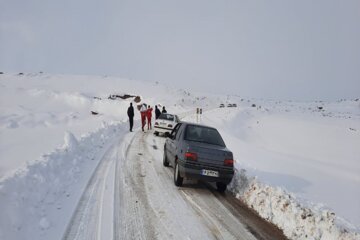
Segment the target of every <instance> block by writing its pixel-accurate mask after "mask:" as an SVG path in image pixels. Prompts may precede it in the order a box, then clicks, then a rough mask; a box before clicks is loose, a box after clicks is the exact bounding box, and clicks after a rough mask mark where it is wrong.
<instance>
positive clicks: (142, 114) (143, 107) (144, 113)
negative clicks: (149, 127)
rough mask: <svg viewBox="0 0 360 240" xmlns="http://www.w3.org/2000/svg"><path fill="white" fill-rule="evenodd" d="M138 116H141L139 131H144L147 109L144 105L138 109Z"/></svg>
mask: <svg viewBox="0 0 360 240" xmlns="http://www.w3.org/2000/svg"><path fill="white" fill-rule="evenodd" d="M140 115H141V129H142V131H144V127H145V125H146V115H147V107H146V104H145V103H144V104H143V105H142V106H141V108H140Z"/></svg>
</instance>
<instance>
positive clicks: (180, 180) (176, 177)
mask: <svg viewBox="0 0 360 240" xmlns="http://www.w3.org/2000/svg"><path fill="white" fill-rule="evenodd" d="M183 180H184V179H183V178H182V177H181V176H180V171H179V164H178V163H177V162H176V163H175V168H174V183H175V186H178V187H181V185H182V183H183Z"/></svg>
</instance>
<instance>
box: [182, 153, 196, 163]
mask: <svg viewBox="0 0 360 240" xmlns="http://www.w3.org/2000/svg"><path fill="white" fill-rule="evenodd" d="M185 159H186V160H192V161H197V154H196V153H192V152H186V153H185Z"/></svg>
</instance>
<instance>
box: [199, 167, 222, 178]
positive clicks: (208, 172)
mask: <svg viewBox="0 0 360 240" xmlns="http://www.w3.org/2000/svg"><path fill="white" fill-rule="evenodd" d="M201 174H202V175H204V176H209V177H219V172H218V171H212V170H206V169H203V170H202V172H201Z"/></svg>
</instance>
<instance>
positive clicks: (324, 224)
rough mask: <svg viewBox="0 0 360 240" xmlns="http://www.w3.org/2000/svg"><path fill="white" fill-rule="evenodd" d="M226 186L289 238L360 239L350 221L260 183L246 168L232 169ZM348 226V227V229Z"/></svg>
mask: <svg viewBox="0 0 360 240" xmlns="http://www.w3.org/2000/svg"><path fill="white" fill-rule="evenodd" d="M228 189H229V190H230V191H231V192H232V193H233V194H234V195H235V196H236V197H237V198H239V199H240V200H242V201H243V202H245V203H246V204H247V205H248V206H249V207H251V208H252V209H254V210H255V211H256V212H257V213H258V214H259V215H260V216H261V217H262V218H264V219H266V220H267V221H269V222H271V223H273V224H275V225H276V226H278V227H279V228H280V229H282V230H283V231H284V234H285V235H286V236H287V237H288V238H290V239H319V240H350V239H360V234H359V233H357V232H356V231H355V229H353V227H352V226H351V225H349V224H348V223H346V222H345V221H344V220H342V219H339V218H337V217H336V216H335V213H333V212H331V211H329V210H327V209H322V208H321V207H319V206H316V205H314V204H311V203H308V204H306V205H308V206H303V205H305V204H300V203H299V202H300V201H299V200H297V199H296V198H295V197H294V196H292V195H291V194H289V193H287V192H286V191H285V190H284V189H281V188H279V187H278V188H275V187H271V186H268V185H266V184H263V183H260V182H259V181H258V180H257V179H256V178H255V177H249V176H248V175H247V173H246V170H243V169H241V170H240V171H236V174H235V176H234V178H233V181H232V182H231V183H230V185H229V186H228ZM349 229H351V230H349Z"/></svg>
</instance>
